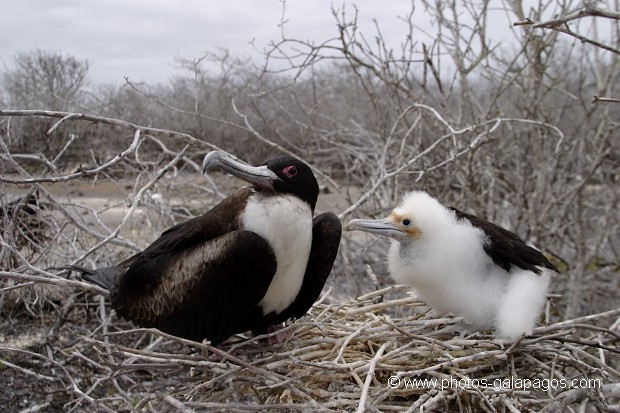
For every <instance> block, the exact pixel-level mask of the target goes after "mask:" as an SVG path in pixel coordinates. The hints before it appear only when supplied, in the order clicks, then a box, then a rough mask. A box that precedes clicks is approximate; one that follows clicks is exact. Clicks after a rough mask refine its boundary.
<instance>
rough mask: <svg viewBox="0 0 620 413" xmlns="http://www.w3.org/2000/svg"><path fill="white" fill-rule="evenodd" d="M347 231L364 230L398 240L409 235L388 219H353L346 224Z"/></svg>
mask: <svg viewBox="0 0 620 413" xmlns="http://www.w3.org/2000/svg"><path fill="white" fill-rule="evenodd" d="M345 230H346V231H364V232H370V233H371V234H375V235H380V236H382V237H388V238H392V239H395V240H397V241H403V240H405V239H407V237H408V235H407V233H406V232H404V231H402V230H401V229H400V228H398V227H397V226H395V225H394V224H393V223H392V222H391V221H390V220H388V219H353V220H351V221H349V223H348V224H347V225H346V226H345Z"/></svg>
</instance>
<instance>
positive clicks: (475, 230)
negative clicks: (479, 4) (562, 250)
mask: <svg viewBox="0 0 620 413" xmlns="http://www.w3.org/2000/svg"><path fill="white" fill-rule="evenodd" d="M487 224H488V223H487ZM489 225H490V224H489ZM347 227H348V229H351V230H354V229H358V230H362V231H367V232H372V233H375V234H379V235H383V236H387V237H390V238H392V239H393V241H392V245H391V247H390V249H389V252H388V267H389V271H390V274H391V276H392V278H393V279H394V280H395V281H396V282H398V283H401V284H405V285H408V286H410V287H412V288H414V289H415V291H416V293H417V295H418V297H419V298H420V299H422V300H424V301H425V302H426V303H427V304H428V305H430V306H431V307H432V308H434V309H435V310H436V311H438V312H440V313H447V312H452V313H454V314H455V315H459V316H463V317H465V318H466V319H467V321H469V322H470V323H471V324H472V326H471V328H472V329H474V330H487V329H492V328H493V329H496V336H497V337H498V338H503V339H509V340H515V339H517V338H519V337H520V336H521V335H522V334H529V333H531V331H532V329H533V328H534V326H535V324H536V321H537V319H538V317H539V315H540V313H541V311H542V308H543V305H544V303H545V299H546V294H547V288H548V285H549V281H550V275H551V274H550V273H551V271H550V270H549V269H547V268H544V267H543V266H542V265H537V263H533V264H534V265H536V267H537V268H539V269H540V272H541V273H540V275H539V274H536V273H535V272H534V271H531V270H525V269H522V268H519V267H518V266H516V265H512V266H511V268H510V270H509V271H506V270H505V269H504V268H502V267H500V266H498V265H496V264H495V263H494V262H493V260H492V258H491V256H490V255H489V254H488V253H487V251H485V246H486V247H490V248H493V245H492V243H493V240H492V239H490V238H489V236H488V235H487V234H486V233H485V232H484V231H483V229H481V228H480V227H477V226H474V225H472V223H471V222H470V221H469V220H468V219H463V218H461V219H459V218H458V217H457V215H456V213H455V211H454V210H451V209H448V208H446V207H444V206H443V205H441V204H440V203H439V202H438V201H437V200H436V199H435V198H433V197H431V196H430V195H428V194H427V193H426V192H420V191H414V192H410V193H408V194H407V195H406V196H405V197H404V200H403V202H402V203H401V204H400V205H399V206H398V207H397V208H395V209H394V211H393V212H392V213H391V214H390V216H389V217H388V218H386V219H384V220H353V221H351V222H350V223H349V224H348V225H347ZM519 247H525V248H528V247H527V246H525V244H524V245H523V246H520V245H519ZM540 256H541V257H542V254H541V255H540ZM542 259H543V260H544V262H547V261H546V259H544V257H543V258H542ZM541 264H542V262H541ZM547 264H548V262H547ZM547 266H550V267H553V266H552V265H551V264H548V265H547Z"/></svg>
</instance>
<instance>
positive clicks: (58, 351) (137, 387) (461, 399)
mask: <svg viewBox="0 0 620 413" xmlns="http://www.w3.org/2000/svg"><path fill="white" fill-rule="evenodd" d="M394 289H395V288H394V287H392V288H388V289H384V290H381V291H377V292H374V293H371V294H368V295H366V296H364V297H360V298H358V299H357V300H354V301H351V302H347V303H344V304H328V303H325V302H319V303H318V304H316V305H315V306H314V307H313V308H312V309H311V310H310V312H309V314H308V315H307V316H305V317H304V318H302V319H300V320H297V321H295V322H293V323H290V324H289V325H288V326H287V327H285V329H284V330H281V331H280V333H281V332H282V331H286V332H287V334H288V338H287V339H286V340H285V341H283V342H280V343H277V344H268V343H267V341H268V338H270V337H269V336H258V337H253V338H243V337H233V338H232V339H231V340H230V341H229V342H228V343H226V344H225V348H224V349H221V348H215V347H212V346H210V345H209V344H208V343H207V342H205V343H195V342H190V341H187V340H182V339H179V338H176V337H172V336H169V335H166V334H163V333H161V332H158V331H156V330H150V329H130V328H129V326H128V324H126V323H124V322H121V321H120V320H118V319H117V318H116V317H110V315H109V314H107V315H106V310H107V308H106V307H105V306H103V305H101V306H100V315H102V316H103V317H104V321H103V322H102V323H100V325H99V327H97V328H96V330H95V331H94V332H88V331H87V330H84V334H83V335H82V334H79V333H78V334H75V333H74V340H73V341H68V340H67V339H66V334H56V336H58V337H59V338H57V339H54V340H55V342H50V340H52V338H51V336H50V337H48V339H47V340H48V342H47V344H45V345H41V346H40V347H39V348H38V351H35V350H33V349H32V347H31V348H30V349H23V348H22V349H20V348H18V347H19V346H17V345H16V344H15V343H13V345H12V346H11V345H10V343H7V342H5V343H4V344H6V345H4V346H2V350H3V353H4V354H6V355H7V357H5V359H4V360H3V361H2V364H4V365H5V366H7V367H11V368H13V369H14V371H15V370H17V371H19V372H20V373H21V372H23V373H25V374H26V375H27V376H29V379H32V380H33V382H34V383H40V384H41V386H40V387H41V388H44V389H45V392H46V393H47V394H46V395H45V397H44V399H41V400H38V401H37V402H36V403H35V404H31V405H30V406H29V408H30V409H32V408H35V407H38V408H47V410H46V411H54V410H53V408H54V407H56V408H57V409H58V410H64V411H148V412H150V411H158V412H162V411H182V412H191V411H238V412H241V411H302V412H306V411H307V412H310V411H312V412H314V411H370V412H372V411H399V412H400V411H411V412H417V411H455V412H456V411H459V412H460V411H487V412H517V411H550V412H555V411H558V412H559V411H566V410H565V409H566V408H567V407H568V406H571V407H574V408H575V409H576V410H579V408H581V409H585V408H586V407H588V406H590V407H591V408H593V409H594V410H592V411H613V409H614V403H616V404H615V406H616V407H615V408H616V409H617V403H618V397H619V396H620V384H618V383H619V382H620V373H619V371H618V368H619V366H620V356H619V352H620V350H619V345H618V343H619V341H620V334H619V333H618V329H619V326H620V308H618V309H616V310H612V311H608V312H605V313H601V314H596V315H591V316H587V317H581V318H579V319H575V320H570V321H565V322H562V323H556V324H552V325H549V326H544V327H539V328H537V329H536V330H535V332H534V334H533V335H532V336H527V337H524V338H523V339H522V340H520V341H519V342H517V343H503V342H500V341H498V340H495V339H494V338H493V337H492V336H490V335H485V334H478V335H474V336H470V337H466V338H461V337H460V336H459V333H458V332H456V331H455V330H456V328H455V327H456V326H457V325H458V324H459V323H461V322H462V320H461V319H458V318H451V317H447V318H439V319H438V318H433V316H431V315H430V314H429V313H428V312H423V311H421V312H417V313H415V314H413V315H410V316H406V317H395V316H390V315H389V314H390V313H391V312H392V313H394V311H395V310H398V309H402V308H403V307H405V308H410V309H411V308H413V309H415V308H416V307H419V306H421V305H422V303H420V302H418V301H416V299H415V298H413V297H408V296H407V297H404V298H396V299H387V298H386V296H385V294H386V292H389V291H390V290H394ZM102 302H103V301H102ZM110 320H112V321H110ZM62 328H63V327H61V329H62ZM114 328H119V330H118V331H111V330H112V329H114ZM128 328H129V329H128ZM106 331H108V332H107V333H106ZM62 337H65V338H64V339H63V338H62ZM271 338H273V337H271ZM45 349H46V350H45ZM20 358H21V359H24V358H29V359H30V360H31V363H34V364H33V365H31V366H30V367H28V366H26V367H24V364H23V363H22V364H21V365H20V363H19V360H20ZM0 377H1V376H0ZM35 387H36V386H35ZM41 397H43V396H41ZM31 411H34V410H31ZM581 411H586V410H581ZM588 411H590V410H588Z"/></svg>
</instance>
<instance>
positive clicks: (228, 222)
mask: <svg viewBox="0 0 620 413" xmlns="http://www.w3.org/2000/svg"><path fill="white" fill-rule="evenodd" d="M252 192H253V191H252V189H250V188H245V189H241V190H239V191H237V192H235V193H234V194H233V195H231V196H229V197H228V198H226V199H224V200H223V201H222V202H220V203H219V204H217V205H216V206H215V207H213V209H211V210H209V211H208V212H206V213H205V214H203V215H200V216H198V217H195V218H192V219H190V220H188V221H185V222H181V223H180V224H177V225H175V226H173V227H170V228H168V229H167V230H166V231H164V232H163V233H162V234H161V236H160V237H159V238H158V239H156V240H155V241H154V242H153V243H152V244H151V245H149V246H148V247H147V248H146V249H145V250H144V251H142V252H140V253H138V254H136V255H134V256H132V257H130V258H128V259H126V260H125V261H123V262H121V263H120V264H119V266H120V267H129V266H130V265H132V264H134V263H135V262H136V261H139V260H144V261H148V260H150V259H152V258H154V257H157V256H158V255H161V254H168V253H170V252H173V251H179V250H182V249H185V248H189V247H192V246H194V245H198V244H200V243H202V242H205V241H208V240H211V239H213V238H215V237H219V236H220V235H223V234H226V233H228V232H231V231H234V230H237V229H239V221H238V219H237V216H238V215H239V213H240V212H241V211H242V210H243V208H245V205H246V204H247V201H248V198H249V197H250V195H251V194H252Z"/></svg>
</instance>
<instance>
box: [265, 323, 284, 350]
mask: <svg viewBox="0 0 620 413" xmlns="http://www.w3.org/2000/svg"><path fill="white" fill-rule="evenodd" d="M283 328H284V323H282V324H271V325H269V326H267V334H268V335H267V337H266V340H267V344H269V345H273V344H280V343H282V342H284V341H285V340H286V339H287V338H289V333H288V330H283Z"/></svg>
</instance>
